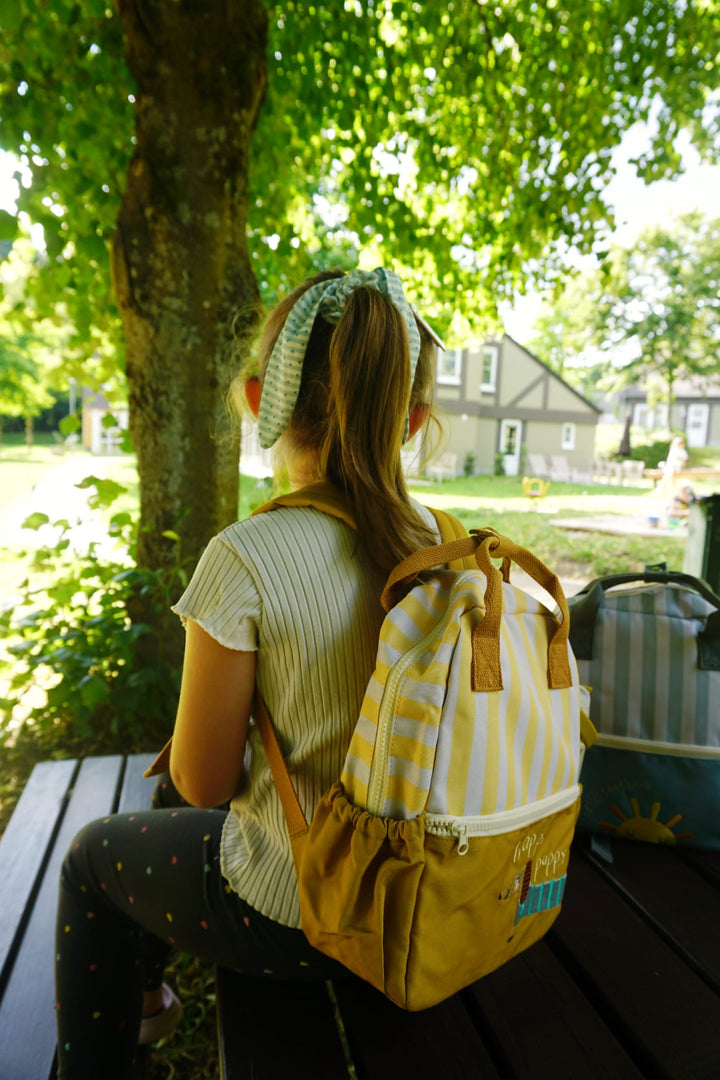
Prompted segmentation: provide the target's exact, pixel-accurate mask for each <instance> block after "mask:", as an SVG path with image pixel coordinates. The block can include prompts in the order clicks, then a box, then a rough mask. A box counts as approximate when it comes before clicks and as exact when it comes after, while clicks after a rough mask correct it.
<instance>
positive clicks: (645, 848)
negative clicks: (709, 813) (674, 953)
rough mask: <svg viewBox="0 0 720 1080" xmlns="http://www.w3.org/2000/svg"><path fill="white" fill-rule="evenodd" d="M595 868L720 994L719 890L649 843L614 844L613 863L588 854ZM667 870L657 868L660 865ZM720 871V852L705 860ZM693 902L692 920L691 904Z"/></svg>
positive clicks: (670, 852) (689, 865)
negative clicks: (654, 924)
mask: <svg viewBox="0 0 720 1080" xmlns="http://www.w3.org/2000/svg"><path fill="white" fill-rule="evenodd" d="M584 856H585V858H587V859H588V860H589V861H590V862H591V863H592V865H593V866H594V867H595V869H596V870H597V871H598V872H599V873H600V874H602V875H603V876H604V877H605V878H606V879H607V880H608V881H611V882H614V883H615V884H616V885H617V887H618V888H619V889H621V890H622V891H623V892H624V893H625V894H626V895H628V896H630V897H632V901H633V902H634V903H635V904H636V905H637V906H638V907H639V908H641V910H642V911H644V912H645V913H646V915H647V917H648V918H650V919H652V920H653V921H655V922H657V923H658V924H659V926H660V927H661V928H662V933H663V934H664V935H666V936H667V937H668V938H669V939H670V940H672V941H674V942H675V943H676V944H677V946H678V947H680V949H681V950H682V952H683V954H684V955H685V956H686V957H687V958H688V960H690V958H692V961H691V962H692V963H693V964H694V965H695V966H696V968H697V969H698V970H700V971H701V972H702V973H703V974H704V975H705V977H706V978H707V979H708V981H709V982H710V983H711V984H712V985H713V986H714V987H716V988H717V989H718V990H720V932H719V931H718V919H719V918H720V911H719V910H718V901H719V899H720V897H718V891H717V888H714V887H713V885H712V884H711V883H710V882H709V881H707V880H706V879H705V878H704V877H703V876H701V875H700V874H698V873H697V872H695V868H694V866H693V863H692V862H689V863H686V862H684V861H683V860H682V859H678V858H677V856H676V853H675V852H674V851H673V850H672V849H667V848H659V849H654V846H651V845H649V844H637V843H631V842H627V843H622V842H620V841H618V842H617V843H614V844H613V845H612V862H611V863H609V862H606V861H605V860H604V859H603V858H602V857H599V856H597V855H595V854H593V852H592V851H589V852H585V853H584ZM659 860H661V861H662V865H658V861H659ZM713 861H714V862H715V864H716V865H717V867H718V870H719V871H720V852H719V853H713V854H712V855H710V856H709V858H708V859H707V860H706V864H707V865H711V864H712V862H713ZM689 897H692V917H691V918H689V917H688V915H689V910H688V899H689Z"/></svg>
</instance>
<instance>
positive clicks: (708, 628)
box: [570, 570, 720, 671]
mask: <svg viewBox="0 0 720 1080" xmlns="http://www.w3.org/2000/svg"><path fill="white" fill-rule="evenodd" d="M639 583H643V584H646V585H675V586H679V587H680V588H684V589H689V590H690V591H691V592H694V593H696V594H697V595H698V596H701V597H702V598H703V600H707V602H708V603H709V604H712V606H713V608H714V609H715V610H714V611H712V612H710V614H709V615H708V617H707V620H706V622H705V626H704V628H703V630H701V631H700V633H699V634H698V636H697V650H698V668H699V669H700V670H701V671H720V596H718V595H717V593H715V592H713V590H712V589H711V588H710V586H709V585H707V584H706V582H704V581H702V580H701V579H700V578H696V577H693V576H692V575H691V574H683V573H680V572H679V571H674V570H644V571H638V572H637V573H625V574H609V575H608V576H607V577H602V578H595V579H594V581H590V582H589V583H588V584H587V585H585V587H584V588H583V589H581V590H580V592H579V593H576V595H575V596H574V597H573V600H572V627H571V631H570V642H571V644H572V647H573V651H574V653H575V655H576V657H577V658H578V660H592V655H593V642H594V638H595V624H596V621H597V617H598V614H599V612H600V609H601V608H602V607H604V605H605V593H606V592H607V591H608V590H609V589H613V588H615V587H616V586H618V585H636V584H639Z"/></svg>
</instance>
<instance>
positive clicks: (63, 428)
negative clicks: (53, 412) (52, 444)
mask: <svg viewBox="0 0 720 1080" xmlns="http://www.w3.org/2000/svg"><path fill="white" fill-rule="evenodd" d="M58 428H59V430H60V434H61V435H73V434H74V433H75V432H76V431H79V430H80V420H79V419H78V417H77V416H76V415H75V414H74V413H71V414H70V415H68V416H63V418H62V420H61V421H60V423H59V424H58Z"/></svg>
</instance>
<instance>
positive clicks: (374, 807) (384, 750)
mask: <svg viewBox="0 0 720 1080" xmlns="http://www.w3.org/2000/svg"><path fill="white" fill-rule="evenodd" d="M455 584H457V583H455ZM454 588H455V585H453V589H451V595H452V592H453V590H454ZM451 615H452V605H451V604H450V598H449V597H448V604H447V606H446V608H445V611H444V612H443V614H442V617H441V619H440V620H439V621H438V622H436V623H435V626H433V628H432V629H431V630H428V632H427V634H425V636H424V637H422V638H421V639H420V641H418V642H417V643H416V644H415V645H413V646H412V647H411V648H410V649H408V651H407V652H406V653H405V655H404V656H403V657H402V658H401V659H400V660H398V661H397V663H396V664H395V666H394V667H393V668H392V669H391V671H390V674H389V675H388V678H387V680H386V682H385V689H384V690H383V696H382V699H381V701H380V709H379V710H378V729H377V735H376V737H375V753H374V754H373V760H372V765H371V766H370V782H369V784H368V795H367V810H368V813H370V814H377V815H380V816H382V804H383V783H384V780H385V773H386V770H387V760H388V756H389V752H390V747H389V745H388V743H389V739H390V736H391V734H392V719H393V716H394V715H395V702H396V700H397V696H398V691H399V689H400V683H401V682H402V680H403V678H404V677H405V673H406V671H407V670H408V668H409V667H411V666H412V665H413V664H414V663H415V660H416V659H417V658H418V656H420V655H421V654H422V653H423V652H425V651H426V650H427V649H428V648H430V646H431V645H432V644H433V643H434V642H435V639H436V638H437V637H439V636H440V635H441V634H444V633H445V628H446V627H447V624H448V623H449V621H450V616H451Z"/></svg>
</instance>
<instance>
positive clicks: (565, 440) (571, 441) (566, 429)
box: [560, 422, 577, 450]
mask: <svg viewBox="0 0 720 1080" xmlns="http://www.w3.org/2000/svg"><path fill="white" fill-rule="evenodd" d="M576 434H577V429H576V427H575V424H573V423H569V422H568V423H567V424H563V426H562V434H561V436H560V449H561V450H574V449H575V436H576Z"/></svg>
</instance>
